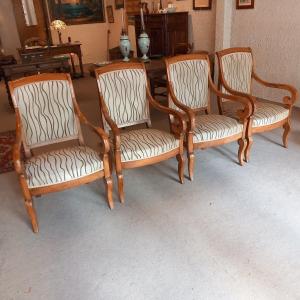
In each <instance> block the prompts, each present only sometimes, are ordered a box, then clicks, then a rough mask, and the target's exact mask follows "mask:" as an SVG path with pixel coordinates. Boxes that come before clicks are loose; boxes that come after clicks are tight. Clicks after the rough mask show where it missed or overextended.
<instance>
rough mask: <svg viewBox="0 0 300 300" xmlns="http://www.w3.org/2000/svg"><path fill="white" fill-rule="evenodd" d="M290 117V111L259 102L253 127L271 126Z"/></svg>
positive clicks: (272, 104)
mask: <svg viewBox="0 0 300 300" xmlns="http://www.w3.org/2000/svg"><path fill="white" fill-rule="evenodd" d="M288 116H289V110H288V109H286V108H284V107H282V106H280V105H276V104H274V103H267V102H257V109H256V112H255V114H254V116H253V124H252V127H261V126H266V125H271V124H274V123H276V122H279V121H282V120H284V119H286V118H287V117H288Z"/></svg>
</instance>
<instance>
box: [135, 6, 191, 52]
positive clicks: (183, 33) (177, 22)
mask: <svg viewBox="0 0 300 300" xmlns="http://www.w3.org/2000/svg"><path fill="white" fill-rule="evenodd" d="M144 21H145V27H146V32H147V33H148V35H149V37H150V49H149V56H150V57H157V56H173V55H175V54H185V53H187V52H188V49H189V45H188V41H189V39H188V12H177V13H166V14H148V15H147V14H146V15H145V16H144ZM135 32H136V40H138V37H139V35H140V33H141V18H140V16H139V15H136V16H135ZM138 56H139V57H140V56H142V55H141V53H140V51H139V49H138Z"/></svg>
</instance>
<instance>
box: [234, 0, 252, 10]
mask: <svg viewBox="0 0 300 300" xmlns="http://www.w3.org/2000/svg"><path fill="white" fill-rule="evenodd" d="M249 8H254V0H236V9H249Z"/></svg>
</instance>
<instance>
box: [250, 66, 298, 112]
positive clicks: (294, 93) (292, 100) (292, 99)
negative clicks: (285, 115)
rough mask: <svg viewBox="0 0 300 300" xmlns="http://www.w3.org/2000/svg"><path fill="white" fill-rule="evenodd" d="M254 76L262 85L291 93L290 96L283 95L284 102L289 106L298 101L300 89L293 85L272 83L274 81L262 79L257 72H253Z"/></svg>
mask: <svg viewBox="0 0 300 300" xmlns="http://www.w3.org/2000/svg"><path fill="white" fill-rule="evenodd" d="M252 76H253V78H254V79H255V80H256V81H257V82H258V83H260V84H261V85H264V86H266V87H269V88H274V89H280V90H285V91H288V92H289V93H290V96H285V97H283V103H284V104H285V105H287V106H288V108H291V107H292V106H293V105H294V104H295V102H296V101H297V99H298V91H297V89H295V88H294V87H293V86H291V85H288V84H282V83H272V82H268V81H265V80H263V79H261V78H260V77H259V76H258V75H257V74H256V73H255V72H253V75H252Z"/></svg>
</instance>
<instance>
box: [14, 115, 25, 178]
mask: <svg viewBox="0 0 300 300" xmlns="http://www.w3.org/2000/svg"><path fill="white" fill-rule="evenodd" d="M16 117H17V125H16V141H15V144H14V146H13V151H12V154H13V162H14V167H15V170H16V172H17V174H18V175H24V172H23V162H22V160H21V146H22V137H21V123H20V121H19V120H20V117H19V114H18V112H16Z"/></svg>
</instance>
